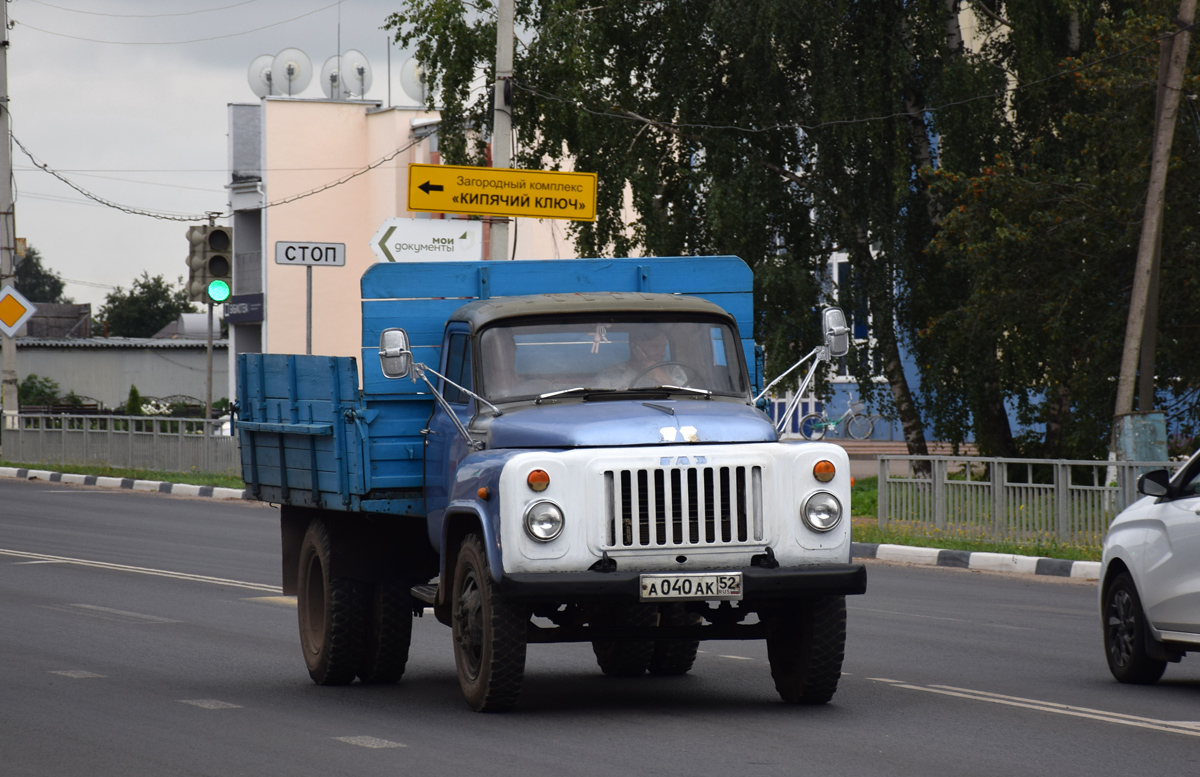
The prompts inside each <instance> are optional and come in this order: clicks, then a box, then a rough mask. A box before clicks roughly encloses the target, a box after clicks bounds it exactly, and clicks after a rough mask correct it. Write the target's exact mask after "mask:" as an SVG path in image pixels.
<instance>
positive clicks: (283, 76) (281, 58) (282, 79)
mask: <svg viewBox="0 0 1200 777" xmlns="http://www.w3.org/2000/svg"><path fill="white" fill-rule="evenodd" d="M312 74H313V70H312V61H311V60H309V58H308V55H307V54H305V53H304V52H303V51H301V50H300V49H284V50H283V51H281V52H279V53H278V54H276V55H275V59H274V60H273V61H272V63H271V82H272V83H273V84H274V89H275V93H276V94H283V95H287V96H288V97H295V96H296V95H298V94H300V93H301V92H303V91H304V90H305V89H307V88H308V85H309V84H310V83H311V82H312Z"/></svg>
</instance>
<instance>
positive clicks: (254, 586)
mask: <svg viewBox="0 0 1200 777" xmlns="http://www.w3.org/2000/svg"><path fill="white" fill-rule="evenodd" d="M0 556H14V557H16V558H27V559H35V560H37V561H57V562H61V563H63V564H75V565H77V566H81V567H93V568H95V569H108V570H112V571H114V572H133V573H136V574H139V575H152V576H154V577H169V578H172V579H174V580H188V581H191V582H193V583H211V584H213V585H225V586H232V587H234V588H248V589H249V590H251V591H263V592H265V593H273V594H282V593H283V589H282V588H280V587H279V586H277V585H266V584H265V583H247V582H245V581H243V580H226V579H225V578H221V577H209V576H207V575H189V574H185V573H183V572H169V571H167V570H165V569H150V568H147V567H131V566H127V565H125V564H110V563H108V562H107V561H88V560H87V559H82V558H70V557H68V556H47V555H46V554H44V553H26V552H25V551H21V550H9V549H8V548H0Z"/></svg>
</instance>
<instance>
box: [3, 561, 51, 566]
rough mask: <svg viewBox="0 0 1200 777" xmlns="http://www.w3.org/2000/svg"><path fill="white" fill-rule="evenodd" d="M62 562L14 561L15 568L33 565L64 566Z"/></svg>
mask: <svg viewBox="0 0 1200 777" xmlns="http://www.w3.org/2000/svg"><path fill="white" fill-rule="evenodd" d="M62 563H63V562H61V561H14V562H13V566H14V567H24V566H31V565H33V564H62Z"/></svg>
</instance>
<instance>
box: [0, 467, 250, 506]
mask: <svg viewBox="0 0 1200 777" xmlns="http://www.w3.org/2000/svg"><path fill="white" fill-rule="evenodd" d="M0 477H4V478H18V479H20V480H45V481H47V482H50V483H67V484H68V485H73V486H99V487H100V488H124V489H127V490H129V491H149V492H152V493H158V494H178V495H180V496H203V497H209V498H211V499H249V498H250V492H249V491H247V490H246V489H243V488H221V487H219V486H194V485H191V484H190V483H167V482H165V481H161V480H134V479H133V478H109V477H103V476H101V475H72V474H69V473H64V472H53V471H51V470H46V469H28V468H25V467H0Z"/></svg>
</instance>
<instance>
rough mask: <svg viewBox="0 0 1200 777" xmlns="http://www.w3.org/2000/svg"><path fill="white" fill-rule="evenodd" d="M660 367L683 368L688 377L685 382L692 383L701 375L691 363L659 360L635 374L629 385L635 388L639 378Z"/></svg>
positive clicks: (685, 375)
mask: <svg viewBox="0 0 1200 777" xmlns="http://www.w3.org/2000/svg"><path fill="white" fill-rule="evenodd" d="M659 367H679V368H680V369H682V370H683V371H684V377H685V378H686V379H687V380H686V381H685V383H691V382H692V380H693V379H694V378H698V377H700V371H699V370H697V369H696V368H695V367H693V366H692V365H690V364H684V363H683V362H675V361H668V362H659V363H658V364H651V365H650V366H649V367H647V368H646V369H644V370H642V371H641V372H639V373H638V374H637V375H634V376H633V379H632V380H630V381H629V387H630V388H633V387H634V386H636V385H637V382H638V381H639V380H641V379H642V378H643V377H645V376H646V375H647V374H649V373H651V372H654V371H655V370H657V369H658V368H659Z"/></svg>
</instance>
